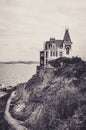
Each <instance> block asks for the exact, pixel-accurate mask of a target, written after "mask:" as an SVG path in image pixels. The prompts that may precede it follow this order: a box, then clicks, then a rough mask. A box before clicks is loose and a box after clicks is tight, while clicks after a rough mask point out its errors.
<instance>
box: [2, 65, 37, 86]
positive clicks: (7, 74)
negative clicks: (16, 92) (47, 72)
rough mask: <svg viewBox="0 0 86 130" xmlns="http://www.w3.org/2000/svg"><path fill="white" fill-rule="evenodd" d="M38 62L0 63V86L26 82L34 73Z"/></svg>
mask: <svg viewBox="0 0 86 130" xmlns="http://www.w3.org/2000/svg"><path fill="white" fill-rule="evenodd" d="M37 65H38V64H0V86H1V85H3V86H15V85H17V84H19V83H23V82H27V81H28V80H29V79H30V78H31V77H32V75H34V74H35V73H36V66H37Z"/></svg>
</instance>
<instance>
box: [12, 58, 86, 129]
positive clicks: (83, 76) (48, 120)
mask: <svg viewBox="0 0 86 130" xmlns="http://www.w3.org/2000/svg"><path fill="white" fill-rule="evenodd" d="M50 64H51V65H52V68H43V67H41V68H40V67H39V70H38V71H37V73H36V74H35V75H34V76H33V77H32V78H31V79H30V80H29V81H28V82H27V83H25V84H22V85H20V86H19V87H18V88H17V91H16V93H17V96H16V99H13V102H12V104H13V105H12V106H11V108H10V111H11V114H12V116H13V117H14V118H17V119H19V120H22V123H23V125H25V126H26V127H27V128H29V129H30V130H65V129H67V130H84V129H86V62H84V61H82V60H81V59H80V58H72V59H69V58H59V59H57V60H54V61H51V62H50Z"/></svg>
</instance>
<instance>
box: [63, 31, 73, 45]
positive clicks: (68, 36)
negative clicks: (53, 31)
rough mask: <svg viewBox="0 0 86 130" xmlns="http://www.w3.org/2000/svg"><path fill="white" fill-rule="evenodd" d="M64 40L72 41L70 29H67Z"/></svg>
mask: <svg viewBox="0 0 86 130" xmlns="http://www.w3.org/2000/svg"><path fill="white" fill-rule="evenodd" d="M63 40H64V41H67V42H70V43H72V42H71V38H70V35H69V31H68V29H66V31H65V34H64V38H63Z"/></svg>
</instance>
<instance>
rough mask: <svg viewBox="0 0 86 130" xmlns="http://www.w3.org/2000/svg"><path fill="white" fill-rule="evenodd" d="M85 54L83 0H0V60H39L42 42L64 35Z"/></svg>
mask: <svg viewBox="0 0 86 130" xmlns="http://www.w3.org/2000/svg"><path fill="white" fill-rule="evenodd" d="M65 26H69V32H70V37H71V40H72V42H73V48H72V51H73V55H76V56H81V57H86V53H85V51H86V0H0V61H11V60H36V61H37V60H39V51H40V50H41V49H42V48H43V42H44V41H46V40H48V39H49V38H50V37H55V38H56V39H63V36H64V32H65Z"/></svg>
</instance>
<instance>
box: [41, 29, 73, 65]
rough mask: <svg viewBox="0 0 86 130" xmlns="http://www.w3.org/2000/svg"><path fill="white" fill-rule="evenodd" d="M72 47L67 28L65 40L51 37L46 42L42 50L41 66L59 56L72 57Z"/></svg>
mask: <svg viewBox="0 0 86 130" xmlns="http://www.w3.org/2000/svg"><path fill="white" fill-rule="evenodd" d="M71 47H72V41H71V38H70V35H69V31H68V29H66V30H65V34H64V38H63V40H56V39H55V38H50V40H49V41H46V42H45V44H44V49H43V51H40V66H46V65H47V63H48V61H50V60H54V59H57V58H59V57H71Z"/></svg>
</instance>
